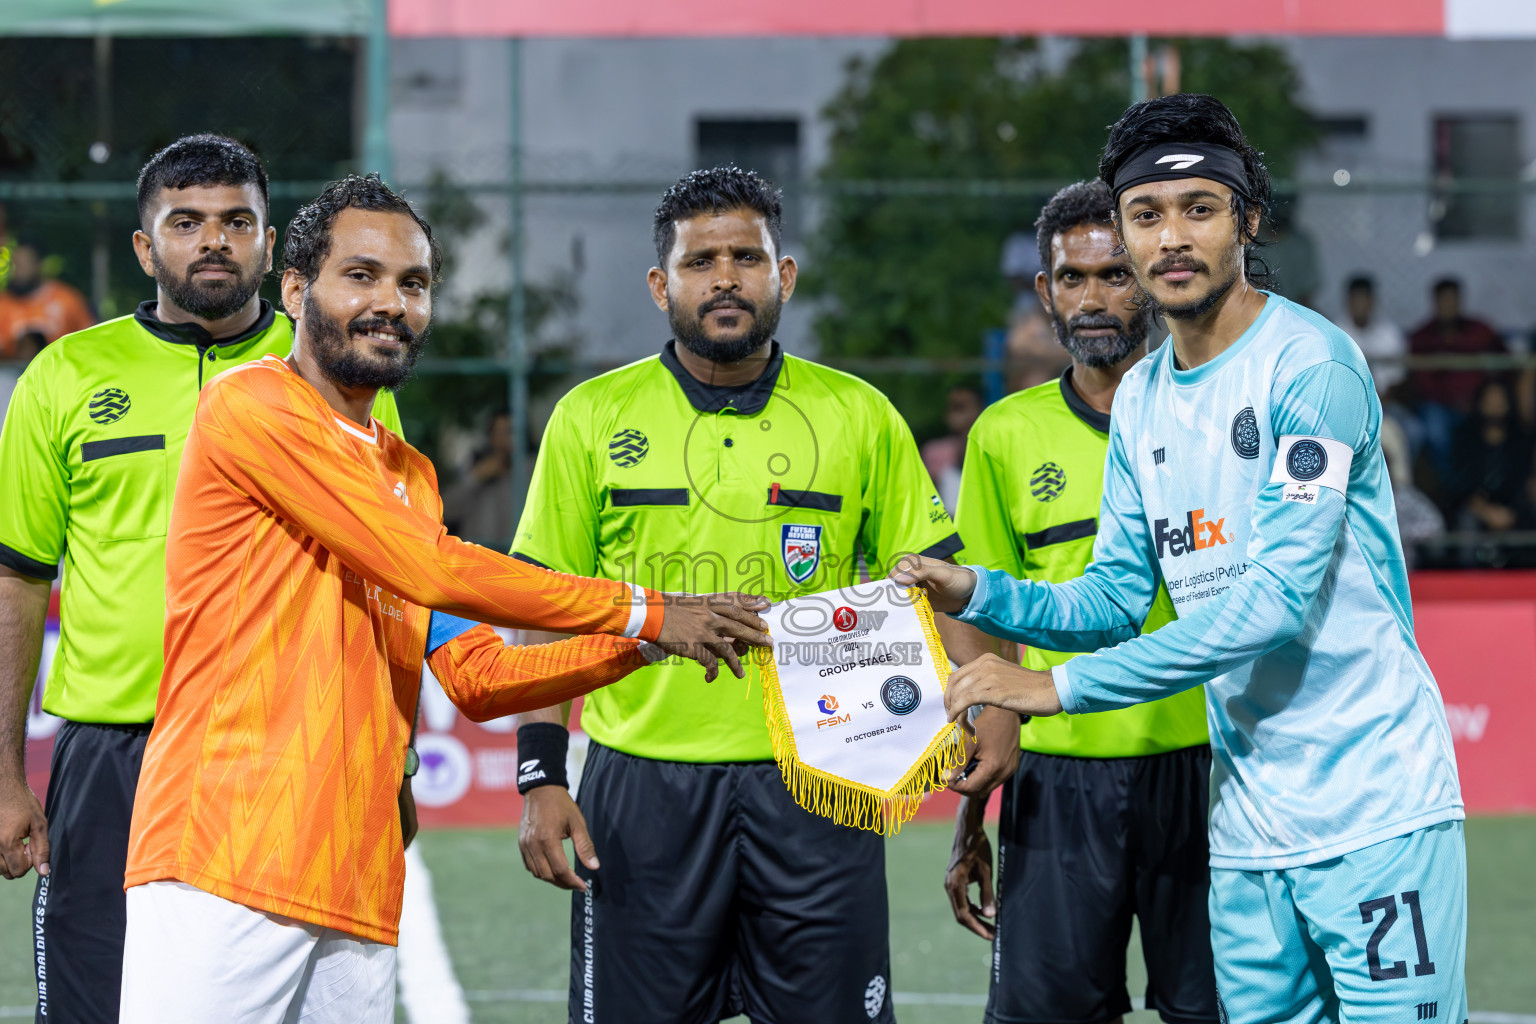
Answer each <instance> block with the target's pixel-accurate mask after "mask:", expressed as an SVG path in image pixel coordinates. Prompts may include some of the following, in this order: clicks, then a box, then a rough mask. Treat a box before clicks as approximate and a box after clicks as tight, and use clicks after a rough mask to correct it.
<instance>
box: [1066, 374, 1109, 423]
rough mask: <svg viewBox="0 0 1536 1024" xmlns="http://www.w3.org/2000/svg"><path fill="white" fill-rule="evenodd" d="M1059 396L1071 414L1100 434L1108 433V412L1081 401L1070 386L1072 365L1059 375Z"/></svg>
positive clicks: (1080, 396)
mask: <svg viewBox="0 0 1536 1024" xmlns="http://www.w3.org/2000/svg"><path fill="white" fill-rule="evenodd" d="M1061 397H1062V400H1063V401H1065V402H1066V403H1067V408H1068V409H1071V410H1072V413H1073V415H1075V416H1076V417H1077V418H1078V419H1080V420H1082V421H1083V422H1084V423H1086V424H1088V425H1089V426H1090V427H1092V428H1093V429H1094V430H1097V431H1098V432H1099V433H1101V434H1107V433H1109V413H1107V412H1099V410H1097V409H1095V408H1094V407H1093V406H1091V405H1089V404H1088V403H1087V402H1085V401H1083V396H1082V395H1080V394H1078V393H1077V389H1076V388H1074V387H1073V386H1072V367H1070V366H1069V367H1067V372H1066V373H1063V374H1062V375H1061Z"/></svg>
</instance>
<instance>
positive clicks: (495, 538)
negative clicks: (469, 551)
mask: <svg viewBox="0 0 1536 1024" xmlns="http://www.w3.org/2000/svg"><path fill="white" fill-rule="evenodd" d="M443 523H444V524H445V525H446V526H447V527H448V532H449V533H451V534H453V535H454V536H457V537H463V538H465V539H466V540H472V541H475V542H476V543H480V544H484V545H486V546H488V547H501V548H505V547H509V546H511V543H512V417H511V416H509V415H508V414H507V413H506V411H505V410H503V411H501V412H498V413H496V415H494V416H492V417H491V423H490V427H489V428H488V429H487V430H486V435H485V444H484V446H482V447H481V448H479V449H478V450H477V451H476V452H475V454H474V456H473V457H472V458H471V460H470V466H469V469H468V470H466V471H465V472H464V474H463V476H462V477H460V479H459V482H458V483H456V484H454V485H453V486H452V487H450V488H449V489H448V490H447V491H446V492H444V494H443Z"/></svg>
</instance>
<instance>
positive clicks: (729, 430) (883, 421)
mask: <svg viewBox="0 0 1536 1024" xmlns="http://www.w3.org/2000/svg"><path fill="white" fill-rule="evenodd" d="M780 216H781V211H780V194H779V192H778V191H777V190H776V189H774V188H772V187H771V186H770V185H769V184H768V183H766V182H765V181H763V180H762V179H761V178H759V177H758V176H757V175H755V174H753V173H750V172H748V171H742V170H739V169H737V168H735V167H726V168H716V169H714V170H707V171H698V172H695V173H693V174H690V175H688V176H687V177H686V178H684V179H682V180H681V181H679V182H678V183H677V184H676V185H674V186H673V187H672V188H671V189H669V190H668V191H667V193H666V194H665V195H664V196H662V199H661V204H660V206H658V208H657V210H656V216H655V224H654V229H655V243H656V255H657V266H656V267H654V268H652V269H651V271H650V274H649V282H650V290H651V297H652V298H653V299H654V300H655V302H656V305H657V306H658V307H659V308H660V309H662V310H663V311H665V312H666V313H667V315H668V319H669V320H670V322H671V327H672V332H673V340H672V341H669V342H668V343H667V344H666V346H665V347H664V348H663V350H662V352H661V354H660V355H659V356H653V357H651V358H648V359H643V360H641V361H639V362H637V363H633V364H631V365H629V366H626V367H623V368H621V369H618V370H615V371H613V372H611V373H608V374H605V375H603V376H601V377H597V378H595V379H593V380H590V381H587V382H585V383H583V384H581V385H579V386H578V387H576V388H575V389H573V390H572V391H571V392H570V393H569V394H568V395H566V396H565V397H564V398H563V399H562V400H561V401H560V403H559V405H558V406H557V407H556V409H555V411H554V414H553V415H552V417H551V419H550V423H549V426H548V429H547V430H546V432H545V434H544V440H543V444H542V446H541V449H540V452H539V459H538V464H537V467H536V469H535V472H534V478H533V482H532V487H531V489H530V493H529V496H528V504H527V507H526V509H525V511H524V513H523V518H522V521H521V523H520V524H519V527H518V531H517V536H516V540H515V542H514V547H513V553H514V554H515V555H516V556H517V557H519V558H522V559H525V560H527V561H530V562H533V563H535V564H538V565H544V566H548V567H549V568H552V569H556V570H558V571H560V572H567V573H577V574H581V575H586V576H606V577H610V578H620V579H625V580H628V581H630V582H637V583H640V584H642V585H646V586H652V587H655V588H657V589H663V590H689V591H692V592H697V588H700V587H703V588H705V589H706V590H734V589H740V590H749V591H751V592H752V593H758V594H766V595H768V596H769V597H770V598H772V599H773V600H776V601H777V600H783V599H785V598H787V597H790V596H793V595H796V594H807V593H818V592H821V591H825V590H830V589H834V588H837V587H840V586H846V585H849V584H852V583H855V582H857V581H858V579H859V574H860V569H861V557H862V560H863V562H865V563H867V565H868V568H869V572H870V573H871V574H872V575H876V576H878V573H879V571H880V570H879V567H880V566H884V565H890V564H892V563H894V561H895V560H896V559H897V558H899V557H900V556H901V554H902V553H904V552H926V553H927V554H929V555H930V556H933V557H938V558H943V557H948V556H950V555H952V554H953V553H954V552H955V551H957V550H959V548H960V539H959V537H958V535H957V534H956V533H955V530H954V526H953V524H952V523H951V521H950V519H949V516H948V515H947V514H946V513H945V511H944V508H943V506H942V505H941V504H940V502H939V498H938V496H937V495H936V494H935V493H934V488H933V483H932V481H931V480H930V479H929V478H928V474H927V471H926V470H925V469H924V467H923V463H922V461H921V459H920V458H919V456H918V452H917V447H916V445H915V444H914V443H913V440H912V435H911V432H910V431H909V430H908V428H907V426H906V424H905V423H904V422H903V421H902V419H901V417H900V415H899V414H897V412H896V410H895V409H894V408H893V407H892V406H891V404H890V402H889V401H888V400H887V399H886V398H885V397H884V396H883V395H882V394H881V393H880V392H879V391H877V390H875V389H874V388H873V387H871V386H869V385H868V384H866V383H864V382H863V381H861V380H858V379H857V378H854V377H851V376H848V375H847V374H844V373H840V372H838V371H835V370H831V369H828V368H827V367H824V366H818V365H817V364H815V363H812V362H807V361H806V360H803V359H797V358H795V357H793V356H789V355H786V354H785V353H784V352H783V351H782V350H781V349H780V347H779V345H778V343H777V342H775V341H774V340H773V333H774V330H775V328H776V327H777V326H778V323H779V312H780V306H781V305H782V303H783V302H784V301H785V300H787V299H788V298H789V297H790V295H791V293H792V292H793V291H794V286H795V261H794V260H793V259H792V258H790V257H788V256H784V255H782V253H781V250H780V247H779V225H780ZM747 678H748V686H749V689H748V690H747V692H745V693H743V692H742V690H741V689H739V688H737V687H734V686H730V685H728V684H723V683H716V684H714V685H713V686H705V685H704V683H703V680H702V679H701V678H700V674H699V672H698V670H697V669H696V668H694V667H691V666H689V665H686V664H681V663H678V662H677V660H676V659H669V662H668V663H662V664H658V665H654V666H650V667H647V668H642V669H640V670H638V671H637V672H635V673H634V674H633V675H632V676H630V677H629V678H628V679H626V680H624V681H623V682H620V683H618V684H616V685H614V686H611V687H609V688H607V689H606V690H604V691H602V692H600V693H596V694H593V695H592V696H590V697H588V698H586V703H585V705H584V710H583V712H582V721H581V724H582V726H583V728H584V729H585V730H586V731H587V733H588V734H589V735H590V737H591V739H592V745H591V748H590V752H589V755H588V758H587V762H586V769H585V771H584V773H583V775H582V779H581V789H580V805H579V808H578V805H577V804H576V803H575V802H573V800H572V799H571V796H570V794H569V793H568V792H567V790H566V786H565V781H566V780H565V758H566V746H567V741H568V735H567V732H566V725H565V722H566V714H567V712H568V708H559V707H555V708H549V709H546V710H545V711H542V712H537V713H534V714H532V715H524V716H523V718H522V722H523V724H522V725H521V727H520V728H519V729H518V759H519V761H520V763H521V766H522V767H521V770H520V772H519V779H518V785H519V788H520V789H521V790H522V791H523V792H524V794H525V802H524V804H523V821H522V828H521V832H520V835H519V844H520V846H521V848H522V853H523V859H524V862H525V863H526V864H527V866H528V868H529V870H530V871H531V872H533V874H535V875H536V876H537V877H539V878H541V879H544V880H545V881H548V882H551V883H553V884H555V885H558V886H561V887H563V888H568V889H573V890H576V891H575V892H574V894H573V900H572V915H571V939H572V942H571V946H572V948H571V982H570V1019H571V1020H572V1021H583V1022H605V1024H712V1022H716V1021H720V1020H723V1019H725V1018H728V1017H732V1016H735V1015H737V1014H739V1013H746V1014H747V1015H748V1016H750V1017H751V1018H752V1019H753V1020H757V1021H780V1022H785V1024H788V1022H792V1021H795V1022H798V1021H851V1020H876V1021H886V1022H889V1021H893V1020H894V1019H895V1018H894V1016H893V1013H892V1009H891V1000H890V987H891V983H890V943H889V913H888V907H887V897H886V884H885V847H884V840H883V839H882V838H881V837H880V836H879V835H877V834H875V833H873V832H861V831H858V830H856V829H852V828H847V827H844V826H841V825H837V824H834V823H833V822H831V821H829V820H828V819H826V818H822V817H818V816H816V815H814V814H811V813H810V812H808V811H805V810H803V809H801V808H800V807H799V806H797V805H796V804H795V803H794V801H793V800H792V799H791V798H790V795H789V792H788V789H787V788H786V786H785V784H784V781H783V779H782V778H781V777H780V773H779V769H778V766H777V765H775V764H774V763H773V760H772V757H773V754H772V748H771V745H770V742H769V737H768V727H767V722H766V719H765V717H764V713H763V704H762V678H761V673H760V669H759V666H757V665H756V664H754V665H753V666H752V670H751V671H750V672H749V674H748V677H747ZM567 838H569V839H572V840H573V845H574V847H575V851H576V855H577V860H578V864H577V867H576V869H575V871H572V869H571V868H570V866H568V864H567V862H566V854H565V850H564V848H563V841H564V840H565V839H567Z"/></svg>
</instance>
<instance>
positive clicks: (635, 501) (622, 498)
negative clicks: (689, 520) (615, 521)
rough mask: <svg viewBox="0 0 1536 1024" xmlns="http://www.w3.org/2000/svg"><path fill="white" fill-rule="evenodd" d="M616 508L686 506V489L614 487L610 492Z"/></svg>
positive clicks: (609, 494)
mask: <svg viewBox="0 0 1536 1024" xmlns="http://www.w3.org/2000/svg"><path fill="white" fill-rule="evenodd" d="M608 496H609V497H610V498H612V499H613V507H614V508H631V507H633V506H635V505H686V504H688V488H686V487H614V488H612V489H610V490H609V491H608Z"/></svg>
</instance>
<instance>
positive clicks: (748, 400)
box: [661, 341, 784, 416]
mask: <svg viewBox="0 0 1536 1024" xmlns="http://www.w3.org/2000/svg"><path fill="white" fill-rule="evenodd" d="M661 365H663V366H665V367H666V368H667V369H669V370H671V371H672V376H674V377H676V378H677V383H678V386H679V387H681V388H682V389H683V394H685V395H687V396H688V404H689V405H691V406H693V407H694V408H695V409H697V410H698V411H699V412H720V411H721V410H722V409H734V410H735V411H736V412H738V413H740V414H741V415H743V416H756V415H757V414H758V413H760V412H762V411H763V406H765V405H767V404H768V399H769V398H771V397H773V388H774V385H775V384H777V383H778V382H779V372H780V371H781V370H783V369H784V350H783V349H781V348H780V347H779V343H778V342H776V341H775V342H773V350H772V353H771V354H770V355H769V356H768V368H767V369H765V370H764V371H763V375H762V376H761V377H759V378H757V380H755V381H753V382H752V383H750V384H738V385H736V386H735V387H721V386H720V385H718V384H706V383H704V382H703V381H701V380H699V379H698V378H697V377H695V376H694V375H693V374H691V373H689V372H688V371H687V370H685V369H683V364H682V363H680V362H678V359H677V342H676V341H669V342H667V344H666V346H665V347H664V348H662V350H661Z"/></svg>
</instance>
